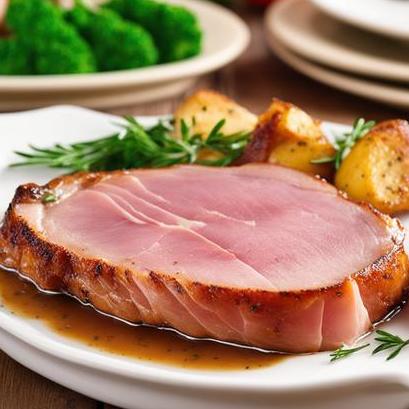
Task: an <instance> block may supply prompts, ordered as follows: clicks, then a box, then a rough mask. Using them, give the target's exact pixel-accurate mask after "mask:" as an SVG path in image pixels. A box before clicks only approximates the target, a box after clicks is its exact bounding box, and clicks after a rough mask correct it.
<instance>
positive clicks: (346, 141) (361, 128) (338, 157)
mask: <svg viewBox="0 0 409 409" xmlns="http://www.w3.org/2000/svg"><path fill="white" fill-rule="evenodd" d="M374 126H375V121H365V119H364V118H358V119H356V120H355V122H354V125H353V127H352V130H351V131H350V132H345V133H344V134H343V135H341V136H339V137H337V138H336V140H335V150H336V153H335V155H334V156H326V157H323V158H319V159H314V160H312V161H311V163H314V164H320V163H331V162H334V166H335V169H339V167H340V166H341V162H342V161H343V160H344V159H345V158H346V157H347V156H348V155H349V153H350V152H351V149H352V147H353V146H354V145H355V144H356V143H357V142H358V141H359V140H360V139H362V138H363V137H364V136H365V135H366V134H367V133H368V132H369V131H370V130H371V129H372V128H373V127H374Z"/></svg>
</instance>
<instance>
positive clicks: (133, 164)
mask: <svg viewBox="0 0 409 409" xmlns="http://www.w3.org/2000/svg"><path fill="white" fill-rule="evenodd" d="M124 119H125V121H126V123H125V125H121V127H122V128H123V129H122V130H121V131H120V132H117V133H115V134H112V135H109V136H106V137H103V138H99V139H94V140H90V141H86V142H79V143H73V144H70V145H62V144H56V145H54V146H53V147H50V148H39V147H36V146H32V145H30V146H29V147H30V149H31V151H30V152H19V151H18V152H15V153H16V154H17V155H18V156H20V157H21V158H23V160H22V161H21V162H18V163H13V164H12V165H10V166H33V165H42V166H48V167H51V168H65V169H69V170H71V171H98V170H114V169H129V168H141V167H143V168H160V167H165V166H171V165H174V164H193V163H195V164H202V165H208V166H226V165H228V164H230V163H231V162H232V161H233V160H235V159H236V158H237V157H239V156H240V155H241V153H242V152H243V150H244V148H245V146H246V145H247V143H248V140H249V138H250V133H248V132H238V133H235V134H231V135H224V134H223V132H222V128H223V126H224V124H225V120H221V121H219V122H218V123H217V124H216V125H215V126H214V128H213V129H212V131H211V132H210V134H209V136H208V137H207V138H202V135H200V134H197V133H196V134H192V133H191V130H190V129H189V127H188V126H187V125H186V123H185V122H183V121H182V123H181V135H180V137H179V138H175V137H174V136H173V134H172V133H173V127H172V125H171V123H170V122H166V123H165V122H160V123H159V124H157V125H155V126H153V127H151V128H145V127H143V126H142V125H141V124H140V123H139V122H138V121H137V120H136V119H135V118H133V117H130V116H128V117H125V118H124ZM204 153H207V154H209V153H210V154H211V155H206V156H205V158H204Z"/></svg>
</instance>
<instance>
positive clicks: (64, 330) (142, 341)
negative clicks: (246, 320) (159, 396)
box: [0, 268, 285, 370]
mask: <svg viewBox="0 0 409 409" xmlns="http://www.w3.org/2000/svg"><path fill="white" fill-rule="evenodd" d="M0 303H1V304H3V305H4V306H5V307H6V308H7V309H8V310H10V311H12V312H13V313H15V314H17V315H20V316H24V317H26V318H29V319H36V320H41V321H42V322H44V323H45V324H46V325H47V326H49V327H50V328H51V329H52V330H53V331H55V332H57V333H58V334H59V335H62V336H64V337H68V338H71V339H74V340H77V341H80V342H82V343H84V344H86V345H88V346H91V347H94V348H97V349H100V350H103V351H106V352H110V353H112V354H116V355H121V356H127V357H130V358H137V359H143V360H146V361H154V362H157V363H161V364H169V365H176V366H179V367H183V368H190V369H202V370H203V369H204V370H206V369H213V370H214V369H216V370H242V369H258V368H262V367H266V366H270V365H273V364H277V363H278V362H280V361H282V360H283V359H285V356H282V355H278V354H272V353H263V352H260V351H256V350H252V349H246V348H240V347H235V346H230V345H224V344H220V343H216V342H212V341H201V340H189V339H187V338H185V337H183V336H181V335H178V334H177V333H174V332H171V331H166V330H161V329H157V328H149V327H142V326H132V325H129V324H126V323H124V322H121V321H119V320H116V319H114V318H110V317H107V316H104V315H103V314H99V313H98V312H96V311H95V310H94V309H93V308H91V307H87V306H84V305H81V304H80V303H79V302H78V301H76V300H74V299H72V298H71V297H68V296H66V295H50V294H45V293H42V292H40V291H39V290H38V289H36V288H35V286H34V285H33V284H31V283H29V282H27V281H24V280H22V279H21V278H20V277H19V276H18V275H17V274H15V273H12V272H8V271H5V270H2V269H1V268H0Z"/></svg>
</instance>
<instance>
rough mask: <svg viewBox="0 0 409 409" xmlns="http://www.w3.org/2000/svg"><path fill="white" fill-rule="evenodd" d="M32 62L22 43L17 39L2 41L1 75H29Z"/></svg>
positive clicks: (0, 43) (0, 50)
mask: <svg viewBox="0 0 409 409" xmlns="http://www.w3.org/2000/svg"><path fill="white" fill-rule="evenodd" d="M31 67H32V64H31V61H30V58H29V56H28V55H27V53H26V52H25V50H24V47H23V46H22V44H20V41H19V40H17V39H16V38H7V39H2V40H0V75H28V74H33V72H32V71H31Z"/></svg>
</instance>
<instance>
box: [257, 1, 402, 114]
mask: <svg viewBox="0 0 409 409" xmlns="http://www.w3.org/2000/svg"><path fill="white" fill-rule="evenodd" d="M265 27H266V33H267V39H268V43H269V45H270V47H271V48H272V49H273V51H274V53H275V54H276V55H277V56H279V57H280V58H281V59H282V60H283V61H284V62H286V63H287V64H288V65H290V66H292V67H293V68H294V69H296V70H298V71H300V72H302V73H304V74H305V75H307V76H309V77H311V78H314V79H316V80H318V81H321V82H323V83H325V84H327V85H331V86H333V87H336V88H339V89H341V90H344V91H348V92H350V93H353V94H356V95H360V96H363V97H366V98H370V99H374V100H377V101H381V102H384V103H387V104H390V105H394V106H398V107H401V108H402V107H403V108H409V2H406V1H400V0H360V1H344V0H312V1H309V0H286V1H281V2H277V3H274V4H273V5H272V6H271V7H270V8H269V9H268V10H267V13H266V17H265Z"/></svg>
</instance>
